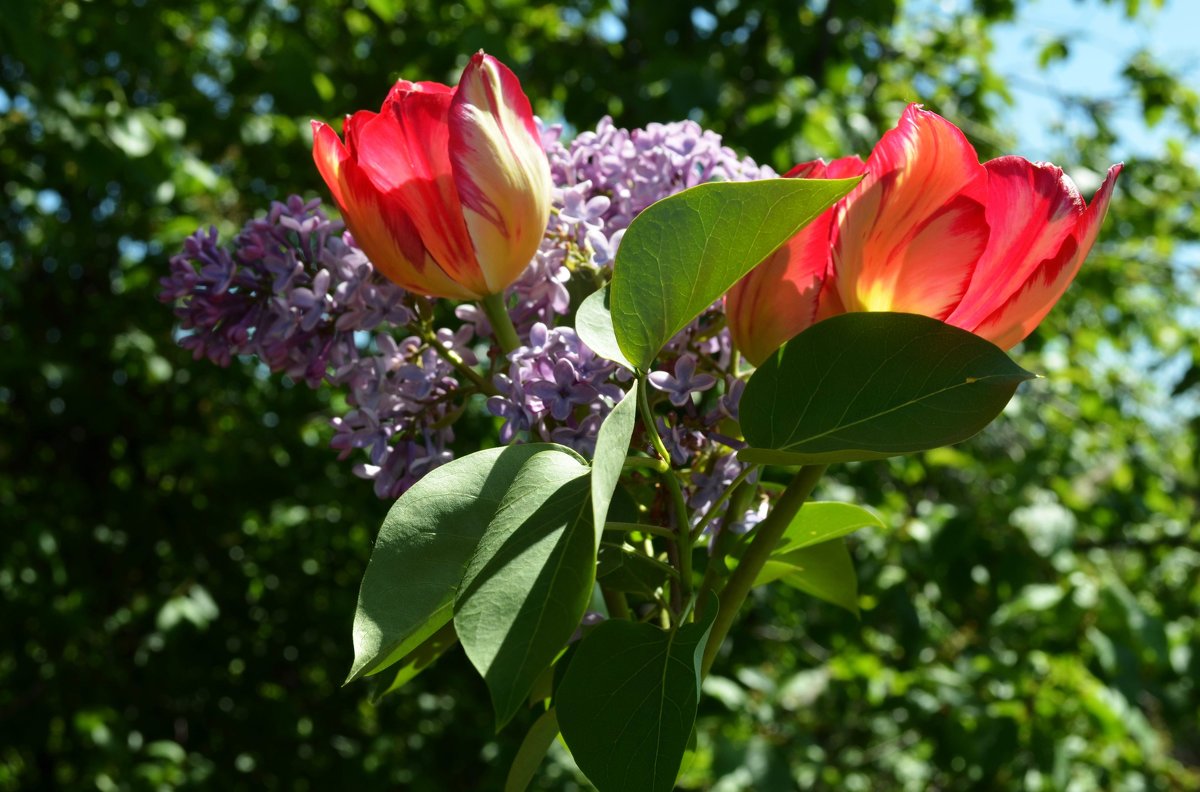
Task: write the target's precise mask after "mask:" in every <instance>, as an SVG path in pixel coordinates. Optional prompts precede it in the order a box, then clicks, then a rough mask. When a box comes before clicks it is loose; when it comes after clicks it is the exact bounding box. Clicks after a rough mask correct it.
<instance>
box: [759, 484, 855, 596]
mask: <svg viewBox="0 0 1200 792" xmlns="http://www.w3.org/2000/svg"><path fill="white" fill-rule="evenodd" d="M806 508H807V507H806ZM802 511H803V510H802ZM770 580H779V581H781V582H783V583H786V584H787V585H789V586H792V587H793V588H798V589H800V590H801V591H803V592H806V593H808V594H811V595H813V596H814V597H817V598H819V599H823V600H825V601H826V602H831V603H833V604H834V605H837V606H839V607H842V608H845V609H846V610H848V611H850V612H851V613H853V614H854V615H855V616H857V615H858V577H857V576H856V575H855V574H854V562H853V561H852V560H851V558H850V551H849V550H847V549H846V540H845V539H834V540H833V541H831V542H822V543H821V544H817V545H811V546H809V547H804V548H801V549H799V550H793V551H791V552H790V553H785V554H782V555H778V556H775V555H773V556H771V558H770V559H769V560H768V561H767V563H766V564H764V565H763V570H762V572H761V573H760V574H759V576H758V579H757V580H755V585H760V584H762V583H765V582H767V581H770Z"/></svg>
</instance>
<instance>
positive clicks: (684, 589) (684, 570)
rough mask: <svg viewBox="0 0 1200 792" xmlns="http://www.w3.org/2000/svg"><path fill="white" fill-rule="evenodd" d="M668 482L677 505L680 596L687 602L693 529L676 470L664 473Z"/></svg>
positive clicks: (676, 544)
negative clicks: (689, 523)
mask: <svg viewBox="0 0 1200 792" xmlns="http://www.w3.org/2000/svg"><path fill="white" fill-rule="evenodd" d="M663 478H664V479H665V480H666V482H667V490H668V491H669V492H670V493H671V500H672V501H673V503H674V506H675V530H676V531H677V532H678V535H677V536H676V537H675V547H676V548H677V549H678V550H679V598H680V600H681V601H682V602H687V601H688V599H689V598H691V596H692V531H691V526H689V525H688V511H687V502H686V501H685V500H684V499H683V490H682V489H681V488H680V486H679V478H678V477H677V476H676V475H675V473H674V471H670V470H668V471H667V472H666V473H664V474H663Z"/></svg>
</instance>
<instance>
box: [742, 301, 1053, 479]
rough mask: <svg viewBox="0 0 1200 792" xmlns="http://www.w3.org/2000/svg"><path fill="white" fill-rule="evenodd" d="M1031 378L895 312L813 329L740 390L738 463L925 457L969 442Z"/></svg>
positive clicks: (963, 339)
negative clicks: (940, 448) (741, 445)
mask: <svg viewBox="0 0 1200 792" xmlns="http://www.w3.org/2000/svg"><path fill="white" fill-rule="evenodd" d="M1033 376H1034V375H1033V374H1030V373H1029V372H1028V371H1025V370H1024V369H1023V368H1021V367H1020V366H1018V365H1017V364H1016V363H1014V362H1013V361H1012V360H1011V359H1010V358H1009V357H1008V355H1006V354H1004V352H1003V351H1001V350H1000V349H999V347H997V346H995V345H994V344H992V343H990V342H988V341H985V340H984V339H982V338H980V337H979V336H976V335H972V334H971V333H968V332H967V331H965V330H960V329H959V328H957V327H951V326H950V325H947V324H944V323H942V322H939V321H938V320H936V319H930V318H929V317H927V316H917V315H915V314H902V313H882V312H881V313H848V314H842V315H840V316H835V317H832V318H830V319H826V320H825V321H823V322H819V323H817V324H815V325H813V326H812V327H810V328H808V329H807V330H805V331H804V332H802V333H800V334H799V335H798V336H796V337H795V338H793V339H792V340H791V341H789V342H788V343H787V344H785V345H784V346H783V348H781V349H780V350H779V351H778V352H776V353H775V354H774V355H772V356H771V357H770V358H768V359H767V361H766V362H765V363H763V365H762V366H761V367H760V368H759V369H758V370H757V371H755V372H754V374H753V375H752V376H751V377H750V381H749V382H748V383H747V384H746V391H745V393H744V394H743V396H742V401H741V406H740V411H741V423H742V433H743V434H744V436H745V438H746V441H747V442H748V443H749V444H750V448H746V449H743V450H742V451H740V452H739V453H738V458H739V459H741V460H742V461H744V462H751V463H759V464H777V465H807V464H826V463H830V462H849V461H853V460H866V459H883V458H884V457H890V456H896V455H898V454H907V453H912V452H914V451H924V450H926V449H930V448H937V447H938V446H943V445H950V444H952V443H957V442H960V441H962V440H966V439H967V438H968V437H971V436H972V435H974V434H975V433H976V432H978V431H979V430H980V429H982V428H983V427H984V426H986V425H987V424H988V423H989V422H991V420H992V419H993V418H995V417H996V416H997V415H999V414H1000V411H1001V410H1003V409H1004V405H1005V404H1007V403H1008V400H1009V399H1011V398H1012V395H1013V393H1014V391H1016V389H1017V386H1018V385H1019V384H1021V383H1022V382H1024V381H1025V380H1028V379H1033Z"/></svg>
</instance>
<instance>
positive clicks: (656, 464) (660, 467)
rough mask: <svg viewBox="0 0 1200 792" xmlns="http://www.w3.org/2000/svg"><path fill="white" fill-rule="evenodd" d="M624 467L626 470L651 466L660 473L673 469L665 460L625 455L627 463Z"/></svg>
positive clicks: (650, 467)
mask: <svg viewBox="0 0 1200 792" xmlns="http://www.w3.org/2000/svg"><path fill="white" fill-rule="evenodd" d="M622 467H623V468H625V469H626V470H630V469H632V468H649V469H651V470H654V471H657V472H659V473H666V472H667V471H669V470H670V469H671V466H670V465H668V464H667V463H666V462H664V461H663V460H661V459H651V458H650V457H625V464H624V465H622Z"/></svg>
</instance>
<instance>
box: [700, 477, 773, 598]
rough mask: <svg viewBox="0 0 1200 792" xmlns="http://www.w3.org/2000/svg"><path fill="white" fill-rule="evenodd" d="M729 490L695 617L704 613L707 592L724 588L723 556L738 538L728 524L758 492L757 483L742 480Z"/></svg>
mask: <svg viewBox="0 0 1200 792" xmlns="http://www.w3.org/2000/svg"><path fill="white" fill-rule="evenodd" d="M730 490H731V491H732V492H733V495H732V496H730V498H729V508H728V509H726V510H725V517H724V519H722V521H721V530H720V532H719V533H718V534H717V537H716V539H715V540H714V542H713V548H712V552H711V553H710V554H709V557H708V564H707V566H705V568H704V577H703V578H702V579H701V580H700V588H699V592H700V593H699V594H697V595H696V616H697V618H699V617H700V616H703V615H704V609H705V605H707V603H708V592H710V591H711V592H712V593H713V594H718V595H719V594H720V593H721V589H722V588H724V585H725V578H726V577H727V576H728V575H729V570H727V569H726V568H725V557H726V556H727V555H729V551H730V550H731V549H732V548H734V547H736V546H737V545H738V539H739V538H740V537H738V536H736V535H735V534H734V533H733V532H732V531H731V530H729V526H730V525H731V524H732V523H733V522H735V521H736V520H737V519H738V518H739V517H740V516H741V515H743V514H745V513H746V507H747V506H749V504H750V499H751V498H753V497H754V494H755V493H756V492H758V485H757V484H751V483H749V482H747V481H745V480H743V481H742V483H740V484H738V485H737V486H736V487H730Z"/></svg>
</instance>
